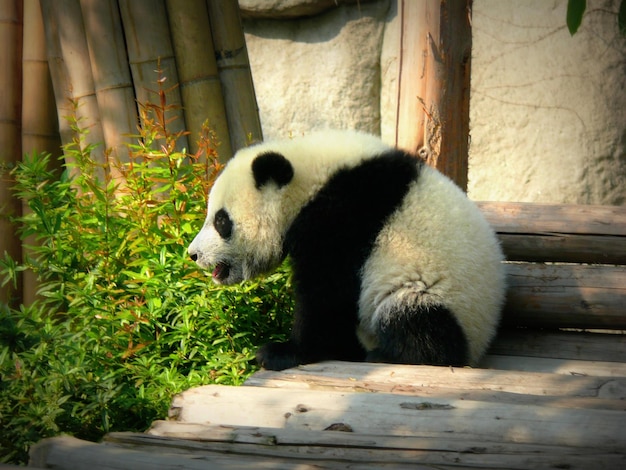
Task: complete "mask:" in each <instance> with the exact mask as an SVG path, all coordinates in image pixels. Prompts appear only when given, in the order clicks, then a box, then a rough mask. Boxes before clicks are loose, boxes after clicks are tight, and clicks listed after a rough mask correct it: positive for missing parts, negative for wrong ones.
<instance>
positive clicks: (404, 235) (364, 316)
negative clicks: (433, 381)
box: [359, 166, 505, 364]
mask: <svg viewBox="0 0 626 470" xmlns="http://www.w3.org/2000/svg"><path fill="white" fill-rule="evenodd" d="M502 261H503V254H502V251H501V249H500V246H499V242H498V240H497V238H496V236H495V234H494V232H493V230H492V229H491V227H490V226H489V224H488V223H487V222H486V221H485V219H484V217H483V215H482V214H481V212H480V211H479V209H478V208H477V206H476V205H475V204H474V203H473V202H471V201H470V200H469V199H468V198H467V197H466V195H465V193H463V192H462V191H461V190H460V189H459V188H458V187H457V186H456V185H454V184H453V183H452V182H451V181H450V180H449V179H448V178H447V177H445V176H444V175H442V174H441V173H439V172H438V171H436V170H434V169H432V168H430V167H427V166H424V167H423V168H422V170H421V172H420V175H419V178H418V180H417V181H416V182H415V183H414V184H413V186H412V187H411V189H410V190H409V192H408V193H407V195H406V197H405V200H404V203H403V204H402V206H401V207H400V208H398V210H397V211H396V213H395V214H394V215H393V216H392V217H391V219H390V220H389V222H388V223H387V224H386V225H385V227H384V229H383V230H382V231H381V232H380V234H379V236H378V238H377V241H376V244H375V246H374V249H373V251H372V253H371V255H370V257H369V258H368V260H367V262H366V264H365V266H364V267H363V269H362V290H361V297H360V299H359V314H360V318H361V322H362V323H361V328H360V331H359V334H360V337H361V340H362V341H363V342H365V343H369V344H368V346H369V347H368V349H370V348H374V347H375V346H376V341H375V339H373V338H372V335H371V332H372V331H373V329H372V328H371V325H373V324H375V323H376V322H378V321H381V319H383V318H384V316H385V315H386V314H387V312H388V307H389V306H390V304H397V303H398V302H415V301H418V302H422V303H424V304H428V303H429V302H431V303H433V304H437V303H443V304H445V305H446V307H448V309H449V310H450V311H452V313H453V314H454V315H455V317H456V319H457V320H458V322H459V323H460V324H461V326H462V327H463V329H464V331H465V333H466V335H467V336H468V339H469V340H470V341H469V358H470V363H472V364H475V363H476V361H477V360H479V359H480V357H481V356H482V355H483V353H484V352H485V349H486V348H487V346H488V345H489V343H490V341H491V340H492V338H493V336H494V334H495V332H496V329H497V326H498V322H499V318H500V310H501V308H502V304H503V302H504V293H505V272H504V265H503V264H502V263H501V262H502Z"/></svg>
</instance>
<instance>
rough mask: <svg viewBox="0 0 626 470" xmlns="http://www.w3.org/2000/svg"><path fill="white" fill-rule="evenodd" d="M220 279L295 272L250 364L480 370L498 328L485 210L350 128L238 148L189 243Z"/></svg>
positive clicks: (496, 249)
mask: <svg viewBox="0 0 626 470" xmlns="http://www.w3.org/2000/svg"><path fill="white" fill-rule="evenodd" d="M188 251H189V254H190V256H191V258H192V259H193V260H195V261H196V262H197V264H198V265H199V266H200V267H202V268H206V269H212V278H213V280H214V281H215V282H217V283H219V284H232V283H238V282H240V281H242V280H246V279H250V278H252V277H254V276H256V275H258V274H260V273H263V272H266V271H268V270H271V269H272V268H274V267H276V266H277V265H279V264H280V263H281V262H282V261H283V259H284V258H285V257H286V256H289V257H290V259H291V263H292V267H293V274H292V276H293V278H292V279H293V285H294V290H295V302H296V306H295V317H294V322H293V327H292V331H291V336H290V339H289V340H288V341H286V342H283V343H269V344H266V345H264V346H262V347H261V348H260V349H259V350H258V352H257V355H256V359H257V362H258V363H259V364H260V365H261V366H263V367H265V368H266V369H274V370H282V369H286V368H290V367H294V366H297V365H300V364H306V363H311V362H317V361H322V360H330V359H335V360H346V361H364V360H365V361H372V362H390V363H406V364H432V365H450V366H463V365H475V364H476V363H477V362H478V361H479V359H480V358H481V356H482V355H483V354H484V352H485V349H486V348H487V346H488V345H489V343H490V341H491V339H492V337H493V336H494V333H495V331H496V328H497V325H498V322H499V318H500V310H501V306H502V303H503V299H504V291H505V282H504V277H505V276H504V272H503V265H502V261H503V255H502V251H501V248H500V246H499V243H498V240H497V238H496V236H495V234H494V232H493V230H492V229H491V227H490V226H489V225H488V223H487V222H486V221H485V219H484V218H483V216H482V214H481V213H480V211H479V210H478V208H477V207H476V205H474V204H473V203H472V202H471V201H470V200H469V199H468V198H467V197H466V195H465V194H464V193H463V191H461V190H460V189H459V188H458V187H457V186H456V185H455V184H454V183H453V182H452V181H451V180H449V179H448V178H447V177H445V176H444V175H442V174H441V173H439V172H438V171H436V170H435V169H433V168H431V167H429V166H427V165H426V164H425V163H424V162H423V161H422V160H420V159H419V158H417V157H415V156H413V155H410V154H408V153H406V152H404V151H402V150H398V149H395V148H392V147H390V146H388V145H385V144H384V143H383V142H382V141H381V140H380V139H378V138H377V137H374V136H372V135H368V134H365V133H360V132H356V131H323V132H316V133H312V134H309V135H306V136H304V137H297V138H293V139H287V140H279V141H274V142H265V143H261V144H257V145H253V146H250V147H247V148H244V149H242V150H240V151H238V152H237V154H236V155H235V156H234V157H233V158H232V159H231V160H230V161H229V162H228V164H227V165H226V167H225V168H224V170H223V171H222V173H221V174H220V175H219V176H218V178H217V180H216V181H215V184H214V186H213V188H212V189H211V192H210V196H209V203H208V209H207V217H206V221H205V223H204V226H203V227H202V229H201V230H200V232H199V233H198V235H197V236H196V237H195V239H194V240H193V241H192V243H191V245H190V246H189V249H188Z"/></svg>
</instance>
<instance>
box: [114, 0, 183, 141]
mask: <svg viewBox="0 0 626 470" xmlns="http://www.w3.org/2000/svg"><path fill="white" fill-rule="evenodd" d="M119 5H120V12H121V16H122V23H123V26H124V36H125V38H126V48H127V51H128V59H129V62H130V69H131V73H132V77H133V84H134V86H135V96H136V97H137V100H138V101H139V102H140V103H147V102H148V101H150V102H152V103H158V99H159V97H158V95H155V94H154V93H153V92H154V91H156V90H157V89H158V87H157V79H158V75H157V73H156V70H157V69H159V68H160V69H161V70H162V73H163V76H164V77H165V78H166V79H167V81H166V82H165V83H164V84H163V86H164V88H165V89H167V90H168V91H167V93H166V96H167V103H168V105H173V106H175V107H176V108H175V109H171V110H170V111H168V112H167V113H166V119H168V120H170V119H172V118H175V119H174V120H172V121H171V123H170V124H169V125H168V130H169V131H170V132H172V133H175V132H182V131H184V129H185V121H184V115H183V110H182V99H181V96H180V89H179V88H178V83H179V81H178V73H177V70H176V62H175V59H174V49H173V47H172V39H171V36H170V29H169V25H168V23H167V11H166V8H165V1H164V0H119ZM151 91H152V92H151ZM178 147H179V150H181V149H182V148H186V149H189V145H188V143H187V138H186V136H183V137H181V138H180V139H179V140H178Z"/></svg>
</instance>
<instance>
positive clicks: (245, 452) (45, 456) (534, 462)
mask: <svg viewBox="0 0 626 470" xmlns="http://www.w3.org/2000/svg"><path fill="white" fill-rule="evenodd" d="M156 424H157V426H155V428H154V432H155V434H156V433H157V432H162V433H164V434H165V433H169V434H174V435H177V434H186V435H187V436H189V437H188V439H186V440H185V439H171V438H167V437H163V436H160V435H146V434H133V433H112V434H109V435H108V436H107V437H106V440H105V444H101V445H98V444H94V443H91V442H86V441H81V440H78V439H75V438H72V437H67V436H65V437H56V438H51V439H46V440H44V441H42V442H41V443H39V444H37V446H36V447H35V451H34V452H32V454H33V458H32V460H31V464H35V463H36V464H38V465H41V466H44V465H45V466H46V468H52V467H54V468H58V469H61V470H62V469H68V470H69V469H73V470H82V469H87V470H91V469H92V468H93V467H94V465H97V466H99V467H105V466H106V468H109V469H112V470H113V469H126V468H129V467H132V468H134V469H138V470H143V469H147V468H155V469H161V468H189V469H200V468H211V469H213V468H215V469H218V470H219V469H248V468H268V469H293V468H298V469H303V470H309V469H311V470H312V469H316V468H317V469H318V468H329V469H348V468H350V469H377V468H393V469H395V468H407V466H408V467H410V468H414V469H417V470H419V469H432V468H433V466H436V468H441V469H457V470H458V469H470V468H473V469H477V468H483V469H487V468H493V469H502V468H509V469H527V468H533V469H535V468H536V469H554V468H572V469H577V468H580V469H585V468H592V467H594V465H595V466H597V465H602V466H603V468H619V466H620V465H621V464H622V463H623V462H624V456H623V455H622V454H612V455H611V454H608V453H606V452H604V451H602V450H598V449H593V448H581V449H572V448H567V447H559V446H545V445H538V446H528V445H524V444H501V443H492V442H485V441H480V440H476V439H475V440H472V441H459V440H455V439H450V438H447V439H444V438H439V439H428V438H412V437H388V436H362V435H358V434H352V433H339V432H330V431H322V432H314V431H301V432H294V431H292V430H290V431H286V430H280V429H267V428H245V427H225V426H207V425H185V424H181V423H156ZM194 436H196V437H194ZM192 439H193V440H192Z"/></svg>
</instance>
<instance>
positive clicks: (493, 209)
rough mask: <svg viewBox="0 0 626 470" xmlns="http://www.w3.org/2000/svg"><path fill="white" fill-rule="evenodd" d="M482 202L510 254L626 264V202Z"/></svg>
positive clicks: (514, 258) (535, 258) (520, 257)
mask: <svg viewBox="0 0 626 470" xmlns="http://www.w3.org/2000/svg"><path fill="white" fill-rule="evenodd" d="M477 204H478V206H479V207H480V209H481V210H482V212H483V214H484V215H485V217H486V218H487V220H488V221H489V223H491V225H492V226H493V227H494V229H495V230H496V232H498V235H499V237H500V241H501V242H502V247H503V250H504V252H505V254H506V256H507V259H508V260H511V261H561V262H578V263H605V264H626V206H598V205H585V206H582V205H575V204H536V203H515V202H478V203H477Z"/></svg>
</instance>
